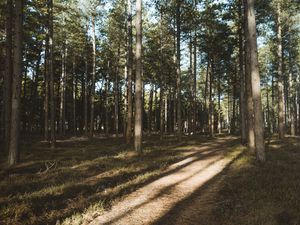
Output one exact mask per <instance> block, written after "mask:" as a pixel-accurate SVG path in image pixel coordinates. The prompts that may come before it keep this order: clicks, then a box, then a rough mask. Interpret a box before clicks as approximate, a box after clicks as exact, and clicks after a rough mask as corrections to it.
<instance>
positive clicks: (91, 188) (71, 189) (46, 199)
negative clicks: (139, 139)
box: [3, 140, 236, 224]
mask: <svg viewBox="0 0 300 225" xmlns="http://www.w3.org/2000/svg"><path fill="white" fill-rule="evenodd" d="M186 144H188V143H186ZM186 144H182V143H179V144H177V145H175V148H176V147H180V146H184V145H186ZM196 144H197V143H195V145H196ZM235 144H236V140H230V141H229V142H227V143H225V144H224V146H220V144H214V143H211V140H208V141H207V142H205V141H204V142H202V143H201V146H200V148H201V147H203V146H209V147H210V148H212V147H214V146H219V148H217V147H216V149H214V150H207V149H204V150H197V148H195V149H196V150H195V149H194V150H184V149H182V150H174V151H171V149H174V145H172V146H169V147H167V148H164V149H166V150H164V156H165V155H167V154H169V153H172V152H173V153H175V154H177V155H178V154H179V155H180V154H182V152H188V151H190V152H194V153H191V154H189V153H188V154H187V155H186V156H180V157H177V158H175V160H173V161H171V162H170V163H176V162H179V161H183V160H185V159H188V158H191V157H196V159H193V160H190V161H187V162H186V163H185V164H181V165H180V166H178V167H176V168H174V169H171V170H168V171H166V172H164V173H161V174H160V175H159V176H153V177H150V178H149V179H146V180H145V181H143V182H139V183H136V184H130V185H129V186H127V187H126V188H124V189H123V190H122V194H130V193H131V192H133V191H135V190H136V189H137V188H140V187H142V186H145V185H147V184H149V183H150V182H153V181H155V180H157V179H160V178H161V177H163V176H167V175H169V174H171V173H174V172H176V171H178V170H180V169H183V168H184V167H186V166H188V165H190V164H191V163H193V162H195V161H198V160H203V159H205V158H207V157H213V156H214V155H216V154H218V152H220V151H222V150H223V148H225V147H231V146H234V145H235ZM193 145H194V144H193ZM166 146H168V144H166ZM155 151H156V150H155ZM157 151H159V150H157ZM169 151H170V152H169ZM195 151H196V152H195ZM118 152H120V150H116V151H115V152H112V154H113V155H114V154H116V153H118ZM151 154H152V153H150V154H148V155H144V156H142V157H145V159H146V158H148V157H151ZM155 157H156V156H155V155H154V158H153V160H156V158H155ZM124 160H126V159H124ZM134 160H139V157H136V159H134ZM96 161H97V159H96ZM96 161H95V162H96ZM162 162H163V161H162ZM128 163H132V161H131V162H128ZM122 167H124V165H123V166H122ZM125 167H126V166H125ZM17 169H18V170H19V169H20V168H17ZM159 169H160V166H158V165H153V166H150V167H148V168H146V169H143V170H140V171H138V172H130V173H122V174H120V175H118V176H110V177H103V178H100V179H99V182H96V183H95V184H93V185H89V184H84V183H83V184H79V185H76V183H75V184H74V185H70V186H66V187H64V188H63V190H62V191H61V192H60V193H56V194H55V195H53V194H46V195H44V196H40V197H35V196H33V197H32V198H30V199H28V200H26V201H31V202H32V204H31V206H32V207H33V211H35V212H36V216H43V215H42V213H43V212H44V210H46V209H47V211H49V212H51V211H52V210H53V211H59V210H61V209H64V210H61V211H62V212H63V213H62V214H60V215H59V216H53V217H51V218H50V217H47V219H45V218H44V217H41V218H42V220H38V221H37V222H35V223H33V224H40V223H41V222H42V221H44V222H45V223H49V224H52V223H55V222H56V220H58V219H62V218H65V217H68V216H70V215H72V214H73V213H74V210H75V211H77V212H82V211H83V210H84V208H85V207H87V205H80V206H79V207H78V208H74V209H67V208H68V204H67V203H66V200H69V199H74V200H75V201H76V199H77V197H78V196H82V197H83V198H86V199H88V201H87V202H88V204H90V205H91V204H93V203H96V202H99V200H101V201H102V200H104V201H105V200H107V201H108V202H111V201H112V200H114V199H115V198H117V197H118V196H119V194H118V193H116V194H113V195H112V196H106V197H103V196H102V195H101V194H100V195H99V192H100V193H101V192H102V191H103V189H106V188H113V187H115V186H117V185H119V184H122V183H126V182H129V181H130V180H131V179H132V178H133V177H135V176H138V175H141V174H144V173H146V172H152V171H156V170H159ZM103 171H105V168H103ZM75 172H76V171H75ZM77 172H78V171H77ZM91 172H93V173H90V174H89V175H92V176H93V175H96V174H97V172H98V173H99V168H98V169H97V170H96V171H91ZM100 172H101V170H100ZM73 173H74V172H73ZM73 173H72V172H71V174H72V176H70V175H71V174H68V173H66V174H65V176H64V177H63V178H62V179H63V181H62V184H65V183H66V182H67V181H68V180H69V179H70V180H72V179H73V178H74V176H73ZM83 173H85V172H83ZM78 175H80V174H78ZM51 176H52V175H51ZM53 176H55V174H53ZM80 176H81V175H80ZM70 177H71V178H70ZM124 177H125V178H124ZM48 179H49V177H46V178H45V179H44V182H41V183H43V185H42V186H45V187H46V186H49V182H47V180H48ZM48 181H49V180H48ZM27 184H28V187H32V188H29V189H27V188H26V189H24V190H25V191H24V190H21V188H22V187H21V186H20V188H17V189H18V192H19V193H18V194H20V193H22V192H24V193H25V192H27V191H28V192H29V193H31V192H32V190H34V191H37V190H36V187H34V186H35V185H36V184H35V183H33V184H32V185H30V181H28V183H27ZM99 187H102V188H100V189H99ZM103 187H105V188H103ZM7 194H11V193H10V192H8V193H7ZM12 202H15V204H16V205H18V204H19V203H22V200H21V201H18V200H12ZM12 202H4V204H3V205H6V204H8V203H9V204H11V203H12ZM58 203H60V204H58ZM41 204H45V205H41ZM35 207H37V208H36V209H35ZM66 207H67V208H66ZM41 208H43V209H42V210H41ZM53 215H54V214H53ZM24 224H26V223H24Z"/></svg>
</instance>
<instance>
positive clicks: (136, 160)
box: [0, 136, 300, 225]
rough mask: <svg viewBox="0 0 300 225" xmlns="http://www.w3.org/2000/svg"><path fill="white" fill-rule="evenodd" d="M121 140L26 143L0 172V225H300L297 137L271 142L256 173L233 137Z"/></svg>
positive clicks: (251, 160)
mask: <svg viewBox="0 0 300 225" xmlns="http://www.w3.org/2000/svg"><path fill="white" fill-rule="evenodd" d="M122 141H123V140H121V139H117V138H101V137H98V138H95V139H94V140H93V141H88V139H86V138H79V137H77V138H69V139H66V140H59V141H58V146H57V149H55V150H52V149H51V148H50V147H49V146H48V145H47V143H45V142H41V141H37V140H36V141H34V142H33V143H31V144H30V143H27V142H24V143H23V145H22V146H23V148H24V149H22V155H21V158H22V159H23V160H22V162H21V163H20V164H19V165H18V166H15V167H10V168H8V167H7V168H4V165H5V164H4V161H3V163H2V164H1V174H0V176H1V182H0V205H1V206H0V207H1V208H0V223H1V224H205V225H207V224H266V225H274V224H280V225H281V224H282V225H288V224H299V221H300V218H299V213H298V212H299V211H300V204H299V201H298V199H300V196H299V180H300V175H299V173H298V171H299V169H300V163H299V162H300V153H299V147H300V145H299V143H300V141H299V138H292V137H289V138H287V139H286V140H285V141H284V142H280V141H275V140H273V139H272V140H270V143H269V144H268V145H267V148H266V149H267V155H268V157H269V158H270V160H268V161H267V162H266V163H265V164H263V165H261V164H259V163H258V162H257V161H256V160H255V156H253V155H251V154H250V153H249V152H248V151H247V150H246V148H244V147H243V146H241V145H240V144H239V140H238V138H236V137H233V136H229V137H226V136H220V137H218V138H215V139H211V138H208V137H206V136H196V137H183V141H182V142H177V141H176V138H175V137H174V136H168V137H166V139H165V140H164V141H158V137H157V136H151V137H147V138H146V141H145V143H144V146H145V152H144V153H143V154H142V155H138V154H137V153H136V152H134V151H132V150H131V149H130V148H129V147H125V146H124V145H121V144H120V143H122ZM100 143H101V144H100ZM24 146H26V147H24ZM118 146H122V147H118ZM87 153H88V154H87Z"/></svg>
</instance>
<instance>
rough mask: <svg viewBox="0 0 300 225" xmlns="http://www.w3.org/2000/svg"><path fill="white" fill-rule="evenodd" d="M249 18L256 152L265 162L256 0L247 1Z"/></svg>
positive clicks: (259, 158)
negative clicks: (255, 10)
mask: <svg viewBox="0 0 300 225" xmlns="http://www.w3.org/2000/svg"><path fill="white" fill-rule="evenodd" d="M247 3H248V4H247V6H248V7H247V18H248V23H247V24H248V32H247V34H248V45H249V53H250V58H249V59H250V63H249V64H250V66H249V68H248V69H249V70H250V73H249V75H251V85H252V97H253V107H254V133H255V150H256V156H257V159H258V160H259V161H260V162H264V161H265V142H264V121H263V114H262V104H261V93H260V75H259V69H258V54H257V39H256V21H255V14H254V0H247Z"/></svg>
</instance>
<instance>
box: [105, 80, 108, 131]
mask: <svg viewBox="0 0 300 225" xmlns="http://www.w3.org/2000/svg"><path fill="white" fill-rule="evenodd" d="M108 83H109V80H108V78H106V80H105V136H106V137H108V136H109V119H108V107H109V105H108V89H109V87H108V85H109V84H108Z"/></svg>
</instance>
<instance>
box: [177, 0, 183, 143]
mask: <svg viewBox="0 0 300 225" xmlns="http://www.w3.org/2000/svg"><path fill="white" fill-rule="evenodd" d="M176 28H177V31H176V45H177V47H176V49H177V51H176V69H177V70H176V75H177V78H176V86H177V90H176V93H177V136H178V140H179V141H181V139H182V120H181V114H182V112H181V68H180V67H181V43H180V41H181V0H176Z"/></svg>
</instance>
